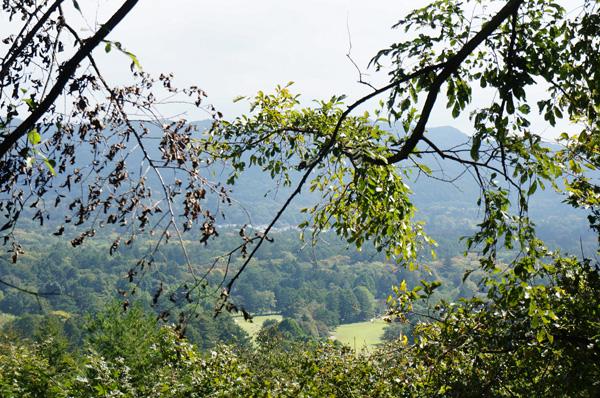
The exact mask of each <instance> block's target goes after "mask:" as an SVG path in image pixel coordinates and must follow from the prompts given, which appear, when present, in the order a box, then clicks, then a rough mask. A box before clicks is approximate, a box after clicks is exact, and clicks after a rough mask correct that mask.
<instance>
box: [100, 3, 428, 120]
mask: <svg viewBox="0 0 600 398" xmlns="http://www.w3.org/2000/svg"><path fill="white" fill-rule="evenodd" d="M420 4H422V5H424V4H426V1H424V0H418V1H411V2H408V1H397V0H378V1H365V0H350V1H342V0H332V1H330V0H327V1H325V0H304V1H291V0H259V1H248V0H223V1H212V2H208V1H204V0H173V1H144V2H140V4H139V5H138V6H137V7H136V9H135V10H134V11H133V12H132V13H131V14H130V15H129V16H128V17H127V19H126V21H125V23H123V24H121V26H119V28H118V29H116V30H115V32H114V33H113V34H112V37H113V38H114V39H115V40H121V41H123V43H124V44H125V45H126V46H127V48H128V49H130V50H131V51H133V52H134V53H135V54H136V55H137V56H138V58H139V59H140V61H141V63H142V65H143V67H144V69H145V70H147V71H149V72H154V73H157V72H164V71H172V72H173V73H175V75H176V77H177V81H178V82H179V83H180V84H182V85H185V84H197V85H198V86H200V87H201V88H203V89H205V90H206V91H207V92H208V94H209V100H210V101H211V102H212V103H214V104H215V105H216V106H217V107H218V108H219V109H220V110H222V111H223V112H224V113H225V114H226V115H234V114H237V113H239V112H240V111H243V110H244V108H243V105H242V104H239V105H234V104H233V103H232V99H233V98H234V97H235V96H238V95H252V94H254V93H255V92H256V91H258V90H265V91H268V90H272V89H273V88H274V87H275V85H277V84H285V83H287V82H288V81H294V82H295V85H294V90H296V91H297V92H300V93H302V97H303V98H304V99H305V100H307V101H308V100H310V99H315V98H317V99H321V98H329V97H330V96H331V95H333V94H348V95H349V96H350V98H351V99H352V98H358V97H359V96H361V94H365V93H367V92H368V90H369V89H368V88H367V87H366V86H363V85H360V84H357V83H356V81H357V80H358V72H357V70H356V68H355V67H354V66H353V65H352V63H351V62H350V61H349V60H348V58H347V57H346V54H347V52H348V49H349V42H350V39H351V42H352V51H351V54H352V57H353V59H354V60H355V61H356V63H357V64H358V65H360V67H361V68H362V69H364V70H366V66H367V64H368V61H369V60H370V59H371V57H372V56H373V55H375V53H376V52H377V51H378V50H379V49H381V48H384V47H385V46H386V45H388V44H390V43H392V42H394V40H398V38H399V32H398V31H395V30H392V29H391V26H392V25H393V24H394V23H395V22H397V20H398V19H399V18H400V17H401V16H402V15H404V14H405V13H406V12H407V10H409V9H410V8H412V7H413V6H416V5H420ZM349 32H350V33H349ZM113 58H114V57H113ZM113 61H114V59H113ZM106 65H108V63H107V64H106ZM367 72H368V71H367ZM386 77H387V76H385V75H381V76H378V77H374V76H371V79H372V80H374V81H375V82H384V81H386V80H385V79H386Z"/></svg>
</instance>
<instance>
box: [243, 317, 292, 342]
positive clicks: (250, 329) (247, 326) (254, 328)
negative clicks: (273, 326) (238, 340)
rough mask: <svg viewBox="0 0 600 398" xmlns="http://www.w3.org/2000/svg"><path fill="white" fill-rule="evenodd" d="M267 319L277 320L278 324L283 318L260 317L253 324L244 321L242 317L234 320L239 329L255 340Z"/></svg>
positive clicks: (255, 318)
mask: <svg viewBox="0 0 600 398" xmlns="http://www.w3.org/2000/svg"><path fill="white" fill-rule="evenodd" d="M267 319H275V320H276V321H277V322H281V320H282V319H283V318H282V317H281V315H258V316H255V317H254V318H253V319H252V323H250V322H246V321H244V318H243V317H241V316H239V317H235V318H234V320H235V323H237V325H238V326H239V327H241V328H242V329H244V331H245V332H246V333H248V334H249V335H250V337H252V338H253V339H254V337H255V336H256V334H257V333H258V331H259V330H260V328H261V327H262V324H263V322H264V321H266V320H267Z"/></svg>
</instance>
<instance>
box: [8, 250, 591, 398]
mask: <svg viewBox="0 0 600 398" xmlns="http://www.w3.org/2000/svg"><path fill="white" fill-rule="evenodd" d="M535 274H536V275H535V277H534V278H533V279H531V280H529V281H528V282H529V283H525V282H524V281H523V280H521V279H519V276H518V275H517V274H516V273H515V272H514V271H507V272H506V274H505V275H502V276H500V277H498V278H496V279H494V280H490V281H488V285H489V292H490V293H489V296H488V298H487V299H485V300H483V299H471V300H463V301H462V302H461V303H460V304H458V305H457V304H445V303H443V302H442V303H441V304H439V305H438V306H437V307H436V308H434V309H432V311H431V312H430V313H429V314H428V316H429V317H431V318H434V319H435V320H431V321H428V322H421V323H418V324H417V325H416V326H415V332H414V333H415V335H414V343H409V342H408V340H407V339H406V338H404V337H401V338H400V339H398V340H396V341H394V342H392V343H390V344H389V345H387V346H384V347H381V348H380V349H379V350H377V351H375V352H373V353H371V354H368V353H358V354H357V353H355V352H354V351H352V350H350V349H349V348H347V347H344V346H342V345H340V344H336V343H333V342H318V341H312V342H311V341H306V340H304V341H300V342H298V341H294V340H289V339H288V338H287V337H286V335H285V333H279V334H269V333H268V331H267V330H265V331H264V332H263V337H265V338H263V339H259V340H260V342H261V343H260V345H259V346H257V347H255V348H251V347H247V348H239V347H238V348H234V347H231V346H225V345H220V346H218V347H215V348H214V349H212V350H210V351H204V352H202V351H200V350H198V349H197V348H196V347H195V346H194V345H193V344H191V343H189V342H187V341H186V340H181V339H179V338H178V337H177V333H176V332H175V331H174V329H173V328H171V327H168V326H164V327H162V328H160V329H154V328H152V326H148V325H152V324H153V321H152V319H150V318H149V317H144V316H143V315H142V314H138V316H130V317H128V318H127V319H126V320H125V321H124V322H125V323H123V324H122V325H120V326H119V327H104V328H99V329H97V330H96V331H95V334H94V335H93V338H89V339H87V344H86V348H85V350H84V351H82V352H77V351H74V352H71V353H69V352H68V351H67V350H61V349H56V347H57V341H56V337H55V338H53V339H49V340H46V341H42V342H39V343H27V342H21V343H19V344H14V343H10V344H2V345H0V395H1V396H3V397H69V396H81V397H113V396H122V397H137V396H154V397H205V396H218V397H232V396H233V397H249V396H283V397H328V396H369V397H399V396H414V397H423V396H456V397H465V396H473V397H478V396H507V397H510V396H536V397H544V396H565V397H566V396H568V397H573V396H580V397H593V396H598V394H599V393H600V383H598V382H597V380H600V322H599V321H598V319H600V300H599V297H600V278H599V276H598V271H597V269H596V268H595V267H594V266H592V265H590V264H587V263H580V262H578V261H576V260H575V259H570V260H569V259H566V258H560V259H557V261H555V262H554V263H551V262H548V264H547V265H546V266H545V267H542V268H541V269H539V270H537V271H535ZM422 295H423V294H422V293H420V291H419V290H408V289H406V290H404V291H402V289H398V296H397V300H396V301H395V302H394V303H395V307H393V308H394V309H395V310H396V311H401V310H403V311H406V310H408V309H409V308H410V306H411V305H412V302H413V301H414V299H415V298H418V296H422ZM127 322H131V325H127ZM144 323H145V324H146V327H144ZM127 326H130V328H128V327H127ZM132 328H137V329H140V330H153V332H152V333H145V336H143V337H141V336H139V333H137V331H135V330H133V331H130V332H129V333H123V331H124V330H130V329H132ZM267 335H268V336H267ZM58 346H60V344H59V345H58Z"/></svg>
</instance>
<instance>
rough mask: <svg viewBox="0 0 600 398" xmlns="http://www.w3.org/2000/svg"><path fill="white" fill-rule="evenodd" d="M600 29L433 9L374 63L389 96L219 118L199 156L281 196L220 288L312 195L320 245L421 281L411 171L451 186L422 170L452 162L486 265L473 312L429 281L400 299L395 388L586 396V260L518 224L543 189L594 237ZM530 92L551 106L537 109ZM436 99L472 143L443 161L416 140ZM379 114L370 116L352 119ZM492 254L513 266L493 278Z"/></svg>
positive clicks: (507, 13) (592, 331) (257, 105)
mask: <svg viewBox="0 0 600 398" xmlns="http://www.w3.org/2000/svg"><path fill="white" fill-rule="evenodd" d="M599 22H600V14H599V13H598V4H597V1H592V0H584V1H583V2H582V4H581V5H580V7H579V8H578V12H576V13H574V12H567V10H565V9H564V8H563V6H561V4H560V3H558V2H555V1H551V0H507V1H505V2H480V1H478V2H468V1H467V2H457V1H451V0H437V1H434V2H432V3H431V4H430V5H428V6H426V7H424V8H422V9H418V10H415V11H413V12H412V13H410V14H409V15H407V16H406V17H405V18H404V19H402V20H400V21H399V22H398V24H397V25H396V27H397V28H401V29H403V30H404V31H405V33H406V34H407V35H408V38H407V39H406V40H405V41H401V42H398V43H395V44H393V45H392V46H390V47H389V48H386V49H383V50H381V51H380V52H379V53H378V54H377V55H376V56H375V57H374V59H373V60H372V62H371V64H372V65H373V67H374V68H375V69H376V70H377V71H381V70H386V68H387V70H388V71H389V76H390V82H389V84H387V85H385V86H383V87H380V88H375V87H373V91H372V92H371V93H370V94H368V95H366V96H365V97H363V98H359V99H358V100H356V101H354V102H351V103H349V104H346V103H345V102H344V101H345V97H344V96H333V97H332V98H331V99H330V100H328V101H320V102H318V103H317V105H315V106H313V107H301V106H300V100H299V96H298V95H295V94H294V93H292V91H291V88H290V85H286V86H280V87H277V88H276V90H275V92H274V93H273V94H267V93H264V92H259V93H258V94H257V95H256V96H255V97H253V98H250V99H249V103H250V110H251V111H250V113H249V114H248V115H244V116H242V117H240V118H237V119H235V120H233V121H228V122H226V121H219V122H218V123H217V124H216V126H215V127H214V128H213V129H212V130H211V134H210V136H209V137H208V138H207V140H206V145H207V148H209V150H210V151H212V153H213V155H214V156H218V157H220V158H222V159H225V160H227V161H229V162H231V164H232V166H233V168H234V171H233V173H232V175H231V179H230V180H231V181H232V182H235V180H236V179H237V178H239V175H240V173H241V172H242V171H243V170H245V169H246V168H247V167H250V166H257V167H260V168H262V169H263V170H264V171H265V172H267V173H270V174H271V176H272V177H274V178H282V177H281V176H283V181H284V183H285V184H287V185H290V186H292V191H291V192H292V193H291V194H290V196H289V197H288V198H287V200H286V201H285V202H284V204H283V205H282V207H281V209H280V211H279V212H278V213H277V214H276V215H275V217H274V218H273V220H272V222H271V223H270V224H269V225H268V226H267V227H266V229H265V230H264V231H263V233H262V237H261V239H259V240H258V241H257V243H256V245H255V246H254V247H253V249H252V251H251V252H250V255H249V256H248V258H247V259H246V260H245V262H244V263H243V265H242V266H241V267H240V268H239V269H238V271H237V272H236V273H235V274H233V275H232V276H231V277H230V278H229V280H228V283H227V285H226V287H227V288H228V289H230V288H231V287H232V286H233V285H234V284H235V282H236V280H237V279H238V278H239V277H240V275H241V274H242V273H243V271H244V269H245V268H246V267H247V266H248V264H249V262H250V259H251V258H252V256H253V255H254V253H256V251H257V250H258V249H259V248H260V246H261V245H262V243H263V242H264V240H266V239H267V238H268V235H269V232H270V231H271V230H272V228H273V226H274V225H275V224H276V223H277V221H278V220H279V218H280V216H281V214H283V212H285V211H286V209H287V208H288V207H289V205H290V203H291V202H292V201H293V200H294V199H295V198H296V197H297V196H298V195H299V194H300V193H301V192H302V191H303V190H306V189H309V190H311V191H314V192H317V193H319V194H320V195H321V201H320V202H319V203H318V204H316V205H315V206H314V207H312V208H309V209H307V210H306V212H307V214H308V219H307V221H306V222H304V223H302V224H301V227H302V228H304V230H305V232H308V233H309V234H310V235H311V236H312V238H313V240H314V239H316V237H317V236H318V234H319V233H320V232H321V231H323V230H328V229H333V230H335V231H336V232H337V233H338V234H339V235H340V236H342V237H343V238H345V239H346V240H347V241H348V242H349V243H351V244H355V245H356V246H357V247H358V248H360V247H361V246H362V245H363V244H365V243H366V242H369V243H370V244H373V245H374V246H375V247H376V248H377V250H379V251H383V252H384V253H385V254H386V255H387V256H388V257H390V258H394V259H395V260H396V261H398V262H399V263H401V264H403V265H405V266H407V267H408V268H415V267H417V266H418V265H419V262H420V260H422V259H423V257H422V256H420V253H422V249H423V248H425V247H428V246H431V245H433V244H434V242H432V241H431V239H429V238H428V237H426V236H425V234H424V233H423V230H422V226H421V225H420V224H418V223H415V222H414V221H413V215H414V206H413V203H411V200H410V194H411V191H410V188H409V186H408V184H409V183H410V181H411V180H410V178H411V173H419V174H424V175H427V176H430V177H432V178H437V179H441V180H446V181H447V182H452V181H453V180H454V178H453V177H447V176H445V175H444V174H443V173H435V172H434V171H432V170H430V169H429V168H428V167H427V166H426V165H424V164H422V160H421V159H422V157H423V156H426V155H428V156H434V157H436V159H437V160H438V161H440V162H441V161H446V162H448V161H450V162H455V163H457V164H459V165H461V166H462V167H463V168H464V173H465V174H470V175H471V176H472V177H473V178H475V179H476V181H477V182H478V183H479V186H480V189H481V194H480V196H479V197H478V198H474V200H477V202H478V204H480V206H481V207H482V214H483V218H482V220H481V222H480V224H479V225H478V227H479V228H478V231H477V232H476V233H475V234H473V235H472V236H471V237H469V238H468V239H467V240H466V244H467V249H469V250H477V251H478V252H479V254H480V257H479V258H480V259H479V262H480V266H481V269H482V270H483V271H485V274H484V276H483V278H482V282H481V285H480V286H481V293H482V294H483V297H475V298H471V299H463V300H461V301H460V302H459V303H447V302H444V301H441V302H438V303H431V300H432V297H433V296H432V295H433V293H434V291H435V289H436V288H437V287H438V286H439V284H438V283H436V282H426V281H422V283H421V285H419V286H416V287H414V288H413V287H412V286H411V287H409V286H407V284H406V282H403V283H401V284H400V285H399V286H398V287H396V289H395V297H390V299H389V304H390V305H391V310H390V313H391V315H393V316H394V317H397V318H400V319H402V320H412V321H413V322H416V326H415V329H414V332H413V335H414V336H415V342H416V344H414V345H409V343H408V340H400V341H399V342H398V345H399V346H400V347H403V346H404V347H405V349H402V350H401V354H400V355H399V356H398V355H394V352H396V350H393V351H392V352H390V354H389V356H390V357H392V358H394V359H393V360H392V359H390V363H393V361H394V360H395V361H397V365H398V366H400V367H406V368H407V369H408V368H410V369H411V370H414V372H412V371H411V372H407V373H406V377H405V378H404V379H403V380H401V381H399V383H402V382H404V383H405V384H406V385H414V391H415V392H414V393H415V395H417V396H482V395H483V396H485V395H494V396H514V395H527V394H534V395H536V396H537V395H539V396H548V395H554V394H556V390H555V389H554V387H555V386H560V387H559V391H560V392H561V393H562V394H564V395H565V396H573V395H581V396H594V395H597V394H598V385H597V383H596V382H595V380H597V379H598V375H599V369H598V366H597V364H598V363H599V359H600V358H599V356H598V355H599V353H600V350H599V348H600V341H599V340H598V336H599V335H600V333H599V332H600V329H599V325H598V323H597V321H596V320H594V319H597V315H598V309H599V308H600V303H599V301H598V299H597V298H598V284H597V281H598V278H599V272H598V268H599V267H598V264H596V263H595V262H594V261H593V260H591V259H588V258H584V257H585V254H584V253H582V255H581V257H579V258H577V257H571V256H569V255H565V254H562V253H560V252H557V251H552V250H550V249H548V248H547V247H546V246H545V245H544V243H543V242H542V241H541V240H540V239H538V237H537V235H536V231H535V225H534V224H533V222H532V221H531V219H530V218H529V216H528V209H529V203H530V200H532V198H533V195H534V194H535V192H536V191H537V190H538V189H546V187H552V189H556V190H559V191H562V192H565V193H567V196H566V201H567V202H568V203H570V204H571V205H573V206H575V207H581V208H587V209H589V210H590V215H589V221H590V226H591V228H592V229H594V230H595V231H596V232H598V231H599V229H600V228H599V227H598V226H599V225H600V223H599V220H600V211H599V210H598V204H599V196H598V195H599V193H600V188H599V187H598V185H597V183H596V182H595V180H594V179H592V178H591V177H590V173H589V171H590V170H595V169H596V168H597V167H598V166H599V165H600V164H599V162H600V161H599V159H600V158H599V157H598V144H599V137H600V130H599V127H600V123H599V119H598V106H599V104H600V102H599V100H600V88H599V86H598V82H600V76H599V75H598V73H600V72H599V71H600V68H599V66H600V55H599V54H600V52H599V51H598V49H599V44H600V40H599V39H598V38H599V37H600V35H599V33H600V32H599V29H600V23H599ZM361 78H362V75H361ZM361 81H362V80H361ZM474 90H477V96H481V95H482V94H481V93H484V92H486V91H487V92H491V93H492V94H493V95H492V96H490V97H491V98H492V99H491V100H490V104H489V105H487V106H486V105H485V104H482V103H481V102H476V101H475V100H474V97H475V95H474ZM536 90H542V91H543V92H544V97H543V99H541V100H540V101H538V102H537V104H536V106H532V104H531V102H532V98H533V97H535V91H536ZM442 95H443V96H445V99H446V100H447V107H448V108H449V109H450V111H451V113H452V116H453V117H459V116H461V115H462V114H465V113H469V114H470V120H471V122H472V126H473V131H472V133H473V134H472V136H471V138H470V140H469V142H466V143H465V144H464V145H462V146H457V147H452V148H445V147H442V146H440V145H439V144H438V143H437V142H435V141H434V140H433V139H430V137H428V135H427V126H428V122H429V117H430V115H431V113H432V111H433V109H434V106H435V105H436V103H437V102H438V101H439V97H441V96H442ZM376 99H379V100H380V107H379V108H378V109H376V110H375V112H374V113H365V114H362V115H356V113H357V112H356V111H357V109H358V108H359V107H361V106H363V105H365V104H367V103H368V101H370V100H376ZM536 108H537V109H536ZM535 114H537V115H538V116H537V119H536V118H535V116H534V115H535ZM540 119H544V120H545V121H546V122H547V124H549V125H550V126H556V123H557V121H559V120H561V119H567V120H570V121H572V122H573V124H571V125H570V126H569V130H570V131H569V132H565V133H564V134H562V135H561V137H560V142H561V144H562V145H563V147H562V148H560V149H552V148H551V147H550V146H549V145H547V144H545V143H544V141H543V139H542V136H541V133H542V131H543V129H544V128H545V126H544V125H540V122H539V121H540ZM534 122H535V123H534ZM386 124H387V125H388V126H389V128H384V126H385V125H386ZM397 126H400V128H397ZM399 165H401V167H399ZM298 172H299V173H300V176H299V177H297V178H296V177H295V174H296V173H298ZM499 253H507V254H511V255H512V260H511V261H510V262H509V263H508V264H501V263H500V262H499V261H498V255H499ZM466 277H468V273H467V274H466V275H465V279H466ZM419 300H426V302H425V309H424V311H418V310H416V308H417V307H415V303H416V302H417V301H419ZM226 301H227V298H226V297H224V300H223V303H222V304H221V306H224V305H225V303H226ZM428 304H431V305H428ZM432 369H433V370H434V371H433V372H432ZM577 369H582V370H581V371H580V372H578V370H577Z"/></svg>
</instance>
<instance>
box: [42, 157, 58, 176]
mask: <svg viewBox="0 0 600 398" xmlns="http://www.w3.org/2000/svg"><path fill="white" fill-rule="evenodd" d="M43 159H44V164H45V165H46V167H48V170H49V171H50V174H52V175H53V176H55V177H56V171H55V170H54V166H56V162H55V161H54V160H52V159H48V158H45V157H44V158H43Z"/></svg>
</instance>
